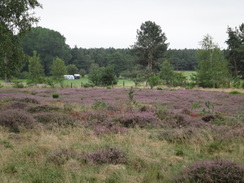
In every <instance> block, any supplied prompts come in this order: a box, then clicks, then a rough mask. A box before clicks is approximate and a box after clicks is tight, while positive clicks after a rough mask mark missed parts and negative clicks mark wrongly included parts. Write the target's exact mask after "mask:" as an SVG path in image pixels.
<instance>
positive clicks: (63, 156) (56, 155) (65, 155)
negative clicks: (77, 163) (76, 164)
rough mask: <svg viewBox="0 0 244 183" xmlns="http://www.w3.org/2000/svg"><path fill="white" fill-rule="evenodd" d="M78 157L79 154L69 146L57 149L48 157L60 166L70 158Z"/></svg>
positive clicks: (48, 159) (49, 160)
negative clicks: (68, 147)
mask: <svg viewBox="0 0 244 183" xmlns="http://www.w3.org/2000/svg"><path fill="white" fill-rule="evenodd" d="M76 157H77V154H76V153H75V152H74V151H73V150H70V149H67V148H61V149H57V150H56V151H54V152H53V153H52V154H50V155H49V156H48V158H47V161H48V162H52V163H53V164H55V165H58V166H60V165H63V164H64V163H65V162H66V161H68V160H69V159H72V158H76Z"/></svg>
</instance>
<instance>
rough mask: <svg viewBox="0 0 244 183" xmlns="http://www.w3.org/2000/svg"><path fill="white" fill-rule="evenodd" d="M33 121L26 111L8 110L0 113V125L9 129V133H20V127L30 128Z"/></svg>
mask: <svg viewBox="0 0 244 183" xmlns="http://www.w3.org/2000/svg"><path fill="white" fill-rule="evenodd" d="M34 124H35V119H34V118H33V117H32V116H31V115H30V114H29V113H27V112H26V111H23V110H17V109H8V110H1V111H0V125H1V126H3V127H7V128H9V130H10V131H13V132H20V130H21V128H22V127H25V128H32V127H33V126H34Z"/></svg>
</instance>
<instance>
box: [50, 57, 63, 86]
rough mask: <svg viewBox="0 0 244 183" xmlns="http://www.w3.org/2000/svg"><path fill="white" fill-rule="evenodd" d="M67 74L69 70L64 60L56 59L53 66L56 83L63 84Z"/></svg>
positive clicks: (52, 70)
mask: <svg viewBox="0 0 244 183" xmlns="http://www.w3.org/2000/svg"><path fill="white" fill-rule="evenodd" d="M66 73H67V68H66V66H65V63H64V61H63V60H62V59H60V58H58V57H57V58H56V59H55V60H54V61H53V63H52V66H51V74H52V78H53V80H54V81H56V82H57V83H60V84H61V85H62V84H63V81H64V75H65V74H66Z"/></svg>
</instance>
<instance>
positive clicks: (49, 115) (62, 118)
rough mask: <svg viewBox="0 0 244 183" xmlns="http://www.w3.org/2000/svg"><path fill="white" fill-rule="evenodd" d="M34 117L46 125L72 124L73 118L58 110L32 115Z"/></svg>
mask: <svg viewBox="0 0 244 183" xmlns="http://www.w3.org/2000/svg"><path fill="white" fill-rule="evenodd" d="M34 118H35V119H36V120H37V121H38V122H40V123H42V124H44V125H47V126H48V127H52V126H67V125H71V126H72V125H74V123H75V119H74V118H73V117H72V116H70V115H68V114H63V113H58V112H42V113H38V114H35V115H34Z"/></svg>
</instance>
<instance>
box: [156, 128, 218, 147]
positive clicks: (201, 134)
mask: <svg viewBox="0 0 244 183" xmlns="http://www.w3.org/2000/svg"><path fill="white" fill-rule="evenodd" d="M154 135H155V136H156V137H157V138H158V139H160V140H166V141H168V142H170V143H185V144H189V143H191V144H192V143H195V144H204V143H206V142H208V141H210V140H211V139H212V138H213V136H214V134H213V132H212V131H211V129H209V128H198V127H187V128H172V129H163V130H161V131H160V132H157V133H155V134H154Z"/></svg>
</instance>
